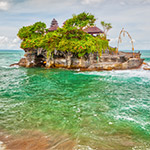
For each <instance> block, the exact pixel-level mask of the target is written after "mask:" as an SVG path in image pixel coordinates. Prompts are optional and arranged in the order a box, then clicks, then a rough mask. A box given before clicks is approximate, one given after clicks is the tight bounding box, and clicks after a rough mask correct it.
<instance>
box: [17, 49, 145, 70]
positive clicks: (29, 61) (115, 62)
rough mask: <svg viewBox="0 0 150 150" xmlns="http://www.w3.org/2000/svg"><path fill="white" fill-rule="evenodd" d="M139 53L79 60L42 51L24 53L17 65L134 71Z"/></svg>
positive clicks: (96, 55)
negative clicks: (50, 54)
mask: <svg viewBox="0 0 150 150" xmlns="http://www.w3.org/2000/svg"><path fill="white" fill-rule="evenodd" d="M140 55H141V54H140V53H134V55H133V54H132V53H125V52H119V53H118V54H117V55H116V54H114V55H112V54H106V53H105V54H102V56H99V54H98V53H90V54H86V55H84V56H83V57H81V58H79V57H78V56H77V55H76V54H74V53H71V52H62V51H57V50H55V52H54V54H53V55H52V56H47V51H46V50H43V49H40V48H39V49H38V50H33V51H32V52H29V51H26V53H25V58H22V59H21V60H20V62H19V63H18V64H19V66H22V67H46V68H67V69H81V70H113V69H118V70H121V69H135V68H139V67H140V66H141V64H142V63H143V59H141V58H140Z"/></svg>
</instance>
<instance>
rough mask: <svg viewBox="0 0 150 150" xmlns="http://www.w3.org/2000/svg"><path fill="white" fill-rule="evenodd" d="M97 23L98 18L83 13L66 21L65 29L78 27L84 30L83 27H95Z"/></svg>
mask: <svg viewBox="0 0 150 150" xmlns="http://www.w3.org/2000/svg"><path fill="white" fill-rule="evenodd" d="M95 21H96V18H95V17H94V15H92V14H90V13H85V12H83V13H80V14H78V15H73V17H72V18H70V19H68V20H66V21H65V24H64V27H65V28H68V27H77V28H80V29H82V28H83V27H86V26H92V25H94V23H95Z"/></svg>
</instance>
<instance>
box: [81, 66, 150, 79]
mask: <svg viewBox="0 0 150 150" xmlns="http://www.w3.org/2000/svg"><path fill="white" fill-rule="evenodd" d="M78 74H83V75H95V76H101V77H109V80H110V79H111V80H113V79H112V78H111V77H117V78H123V79H128V78H134V77H138V78H141V79H142V80H143V81H146V82H147V81H149V80H150V71H149V70H143V69H142V68H141V69H137V70H114V71H101V72H98V71H93V72H80V73H78Z"/></svg>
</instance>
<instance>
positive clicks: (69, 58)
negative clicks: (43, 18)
mask: <svg viewBox="0 0 150 150" xmlns="http://www.w3.org/2000/svg"><path fill="white" fill-rule="evenodd" d="M95 21H96V19H95V16H94V15H92V14H90V13H85V12H83V13H81V14H78V15H73V16H72V18H70V19H68V20H66V21H65V22H64V24H63V26H62V27H61V28H60V27H59V26H58V22H57V20H56V19H53V20H52V22H51V26H50V28H49V29H47V28H46V24H45V23H42V22H37V23H35V24H33V25H30V26H26V27H22V28H21V29H20V30H19V32H18V37H19V38H20V39H21V40H22V43H21V48H22V49H23V50H24V51H25V55H24V56H25V57H24V58H22V59H21V60H20V61H19V63H17V65H19V66H22V67H45V68H67V69H80V70H89V71H90V70H113V69H117V70H121V69H135V68H139V67H140V66H141V65H142V63H143V59H141V58H140V56H141V54H140V52H139V53H134V52H131V53H129V52H128V53H127V52H119V51H118V48H112V47H110V46H109V39H107V32H108V30H110V29H111V28H112V27H111V24H110V23H105V22H103V21H102V22H101V25H102V26H103V29H104V30H103V31H102V30H101V29H99V28H98V27H96V26H95ZM121 33H123V34H125V31H124V30H123V31H121ZM129 36H130V35H129ZM119 40H121V39H120V37H119ZM132 50H134V49H133V48H132Z"/></svg>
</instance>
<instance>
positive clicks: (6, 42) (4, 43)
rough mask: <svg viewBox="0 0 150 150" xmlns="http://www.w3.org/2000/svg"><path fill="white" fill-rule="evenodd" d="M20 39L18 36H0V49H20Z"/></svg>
mask: <svg viewBox="0 0 150 150" xmlns="http://www.w3.org/2000/svg"><path fill="white" fill-rule="evenodd" d="M19 47H20V39H19V38H18V37H14V38H8V37H6V36H0V49H10V50H13V49H20V48H19Z"/></svg>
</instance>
